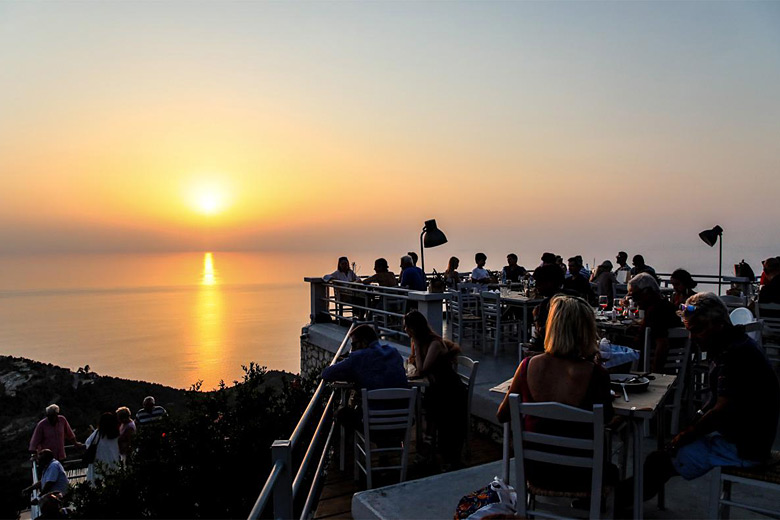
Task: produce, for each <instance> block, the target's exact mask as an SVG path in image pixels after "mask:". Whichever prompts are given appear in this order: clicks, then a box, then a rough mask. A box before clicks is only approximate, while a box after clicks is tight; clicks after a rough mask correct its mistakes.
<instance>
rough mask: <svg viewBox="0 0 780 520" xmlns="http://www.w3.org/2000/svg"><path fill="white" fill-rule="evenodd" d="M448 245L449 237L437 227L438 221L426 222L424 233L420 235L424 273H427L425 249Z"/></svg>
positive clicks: (421, 261)
mask: <svg viewBox="0 0 780 520" xmlns="http://www.w3.org/2000/svg"><path fill="white" fill-rule="evenodd" d="M423 237H424V238H423ZM446 243H447V237H446V236H444V233H443V232H442V230H441V229H439V228H438V227H437V226H436V220H435V219H431V220H426V221H425V225H424V226H423V228H422V233H420V264H422V270H423V273H424V272H425V248H426V247H436V246H440V245H442V244H446Z"/></svg>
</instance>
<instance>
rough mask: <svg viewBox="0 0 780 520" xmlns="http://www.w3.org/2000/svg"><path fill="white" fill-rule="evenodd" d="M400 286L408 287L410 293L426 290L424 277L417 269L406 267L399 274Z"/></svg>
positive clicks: (420, 270)
mask: <svg viewBox="0 0 780 520" xmlns="http://www.w3.org/2000/svg"><path fill="white" fill-rule="evenodd" d="M401 286H402V287H408V288H409V289H411V290H412V291H424V290H426V289H427V285H426V283H425V275H424V274H423V272H422V269H420V268H419V267H407V268H406V269H404V270H403V272H402V273H401Z"/></svg>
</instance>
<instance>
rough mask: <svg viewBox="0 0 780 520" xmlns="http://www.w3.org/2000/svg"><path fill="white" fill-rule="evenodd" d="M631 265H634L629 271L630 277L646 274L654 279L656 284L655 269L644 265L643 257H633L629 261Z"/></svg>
mask: <svg viewBox="0 0 780 520" xmlns="http://www.w3.org/2000/svg"><path fill="white" fill-rule="evenodd" d="M631 263H632V264H633V265H634V267H632V268H631V271H630V273H631V277H634V276H636V275H638V274H642V273H647V274H649V275H651V276H652V277H653V278H655V281H656V282H657V281H658V275H656V274H655V269H653V268H652V267H650V266H649V265H647V264H645V257H643V256H642V255H634V258H632V259H631Z"/></svg>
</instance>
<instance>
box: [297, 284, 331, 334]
mask: <svg viewBox="0 0 780 520" xmlns="http://www.w3.org/2000/svg"><path fill="white" fill-rule="evenodd" d="M303 280H304V281H306V282H309V283H310V284H311V314H310V315H309V318H310V319H311V323H316V322H317V316H321V315H323V314H327V312H328V302H327V301H325V298H326V297H327V295H328V286H327V285H326V284H325V281H324V280H323V279H322V278H308V277H307V278H304V279H303Z"/></svg>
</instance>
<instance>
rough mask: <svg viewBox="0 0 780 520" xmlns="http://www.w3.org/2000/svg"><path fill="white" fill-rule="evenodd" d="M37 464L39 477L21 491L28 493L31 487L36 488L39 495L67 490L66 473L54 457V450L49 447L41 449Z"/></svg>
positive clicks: (63, 492) (62, 492)
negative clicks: (39, 472)
mask: <svg viewBox="0 0 780 520" xmlns="http://www.w3.org/2000/svg"><path fill="white" fill-rule="evenodd" d="M38 464H39V467H40V468H41V479H40V480H39V481H38V482H36V483H35V484H33V485H32V486H30V487H28V488H26V489H25V490H24V491H23V492H25V493H29V492H30V491H32V490H33V489H37V490H39V491H40V494H41V496H44V495H48V494H49V493H61V494H63V495H64V494H65V492H66V491H68V475H67V473H65V468H63V467H62V464H60V461H58V460H57V459H55V458H54V452H52V451H51V450H49V449H43V450H41V451H40V453H38Z"/></svg>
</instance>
